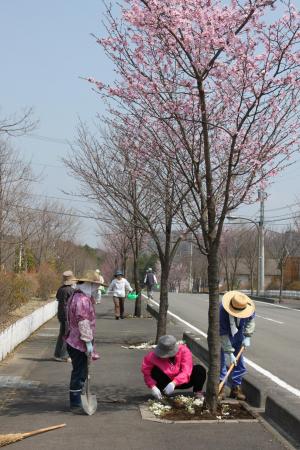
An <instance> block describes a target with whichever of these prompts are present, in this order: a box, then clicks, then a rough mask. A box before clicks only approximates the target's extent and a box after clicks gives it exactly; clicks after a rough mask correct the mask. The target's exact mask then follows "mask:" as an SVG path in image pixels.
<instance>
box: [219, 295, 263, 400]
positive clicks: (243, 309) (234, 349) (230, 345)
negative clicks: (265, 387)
mask: <svg viewBox="0 0 300 450" xmlns="http://www.w3.org/2000/svg"><path fill="white" fill-rule="evenodd" d="M254 311H255V304H254V302H253V300H251V299H250V298H249V297H248V296H247V295H245V294H243V293H242V292H239V291H229V292H227V293H226V294H225V295H224V296H223V299H222V304H221V305H220V341H221V371H220V380H221V381H222V380H223V379H225V377H226V373H227V367H229V366H231V365H232V364H234V369H233V370H232V373H231V383H232V385H231V392H230V397H231V398H235V399H237V400H245V399H246V396H245V395H244V394H243V392H242V390H241V384H242V381H243V376H244V375H245V373H246V372H247V370H246V367H245V364H244V358H243V355H242V354H241V356H240V357H239V359H238V360H237V358H236V356H237V355H238V353H239V352H240V350H241V348H242V347H243V348H247V347H249V346H250V338H251V336H252V334H253V333H254V329H255V321H254V317H255V313H254ZM220 397H221V398H225V392H224V386H223V388H222V390H221V392H220Z"/></svg>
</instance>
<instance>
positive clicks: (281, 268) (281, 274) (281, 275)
mask: <svg viewBox="0 0 300 450" xmlns="http://www.w3.org/2000/svg"><path fill="white" fill-rule="evenodd" d="M282 289H283V266H280V287H279V303H281V301H282Z"/></svg>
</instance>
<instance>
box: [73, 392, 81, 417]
mask: <svg viewBox="0 0 300 450" xmlns="http://www.w3.org/2000/svg"><path fill="white" fill-rule="evenodd" d="M70 410H71V411H72V413H74V414H83V409H82V403H81V390H80V391H75V392H74V391H70Z"/></svg>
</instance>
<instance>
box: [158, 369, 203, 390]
mask: <svg viewBox="0 0 300 450" xmlns="http://www.w3.org/2000/svg"><path fill="white" fill-rule="evenodd" d="M151 377H152V378H153V379H154V380H155V381H156V383H157V384H156V385H157V387H158V388H159V389H160V390H161V391H162V390H164V388H165V387H166V386H167V384H169V383H170V382H171V381H172V380H171V378H169V377H168V375H166V374H165V373H164V372H163V371H162V370H160V369H159V368H158V367H157V366H155V367H153V369H152V371H151ZM205 380H206V370H205V368H204V367H203V366H200V365H198V364H196V365H194V366H193V370H192V374H191V378H190V381H189V382H188V383H184V384H178V385H176V387H175V389H189V388H191V387H192V388H193V392H199V391H202V388H203V385H204V383H205Z"/></svg>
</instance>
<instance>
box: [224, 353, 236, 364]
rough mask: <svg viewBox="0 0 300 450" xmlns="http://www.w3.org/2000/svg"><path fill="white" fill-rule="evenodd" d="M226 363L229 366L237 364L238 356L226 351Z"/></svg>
mask: <svg viewBox="0 0 300 450" xmlns="http://www.w3.org/2000/svg"><path fill="white" fill-rule="evenodd" d="M225 364H226V366H227V367H229V366H231V364H234V365H235V366H236V364H237V362H236V357H235V356H234V354H233V353H225Z"/></svg>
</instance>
